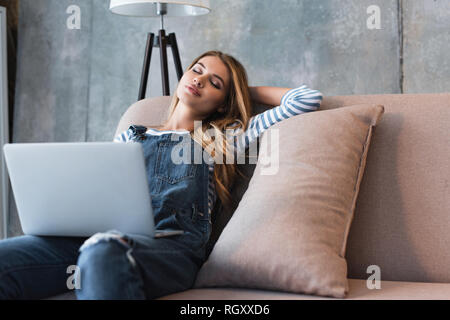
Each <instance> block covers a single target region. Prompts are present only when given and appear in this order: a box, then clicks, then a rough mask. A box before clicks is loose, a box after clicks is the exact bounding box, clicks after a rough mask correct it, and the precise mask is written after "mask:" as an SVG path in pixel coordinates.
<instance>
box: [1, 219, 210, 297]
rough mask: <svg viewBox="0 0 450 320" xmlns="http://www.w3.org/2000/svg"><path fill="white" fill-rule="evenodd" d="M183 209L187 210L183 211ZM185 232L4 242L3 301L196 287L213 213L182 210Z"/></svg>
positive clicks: (133, 294) (152, 292)
mask: <svg viewBox="0 0 450 320" xmlns="http://www.w3.org/2000/svg"><path fill="white" fill-rule="evenodd" d="M180 212H181V213H180ZM180 212H177V213H176V214H175V215H174V216H173V218H174V219H175V221H177V223H178V225H179V226H180V227H181V228H183V229H184V230H185V233H184V234H181V235H174V236H171V237H165V238H151V237H147V236H143V235H136V234H123V233H121V232H119V231H116V230H110V231H107V232H104V233H97V234H95V235H93V236H91V237H90V238H76V237H48V236H29V235H24V236H19V237H15V238H9V239H5V240H1V241H0V300H5V299H8V300H9V299H43V298H48V297H51V296H54V295H58V294H61V293H64V292H67V291H69V290H74V291H75V294H76V296H77V298H78V299H108V300H116V299H117V300H121V299H139V300H141V299H142V300H143V299H156V298H158V297H161V296H165V295H168V294H171V293H175V292H180V291H184V290H188V289H190V288H191V287H192V286H193V284H194V282H195V277H196V275H197V273H198V270H199V269H200V267H201V265H202V264H203V262H204V261H205V259H206V256H205V254H206V244H207V240H208V239H209V235H210V232H211V229H210V221H208V219H207V217H206V218H205V217H204V216H201V215H196V214H195V212H194V214H193V215H191V214H190V213H189V214H188V212H185V213H183V212H182V210H181V211H180Z"/></svg>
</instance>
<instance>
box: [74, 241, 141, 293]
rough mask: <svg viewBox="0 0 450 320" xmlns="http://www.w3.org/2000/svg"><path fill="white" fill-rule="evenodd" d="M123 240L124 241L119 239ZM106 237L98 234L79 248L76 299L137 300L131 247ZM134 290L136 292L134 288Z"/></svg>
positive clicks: (137, 279) (136, 277) (136, 284)
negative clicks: (131, 298)
mask: <svg viewBox="0 0 450 320" xmlns="http://www.w3.org/2000/svg"><path fill="white" fill-rule="evenodd" d="M122 240H123V239H122ZM122 240H121V239H119V238H118V237H116V236H112V235H111V234H108V233H102V234H97V235H95V236H93V237H91V238H90V239H88V240H87V241H86V242H85V243H84V244H83V246H81V248H80V255H79V257H78V263H77V265H78V266H79V271H80V274H79V278H78V281H79V285H78V288H77V289H79V290H77V291H76V294H77V298H78V299H122V298H129V297H133V298H138V297H139V294H140V290H135V289H136V288H139V287H140V286H141V283H140V276H139V273H138V272H137V268H135V261H134V258H133V257H132V256H131V251H132V247H131V246H129V245H128V243H127V242H126V241H125V242H124V241H122ZM135 287H136V288H135Z"/></svg>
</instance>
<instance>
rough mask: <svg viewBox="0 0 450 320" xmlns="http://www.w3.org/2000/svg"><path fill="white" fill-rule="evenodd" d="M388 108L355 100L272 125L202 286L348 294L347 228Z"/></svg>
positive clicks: (208, 263)
mask: <svg viewBox="0 0 450 320" xmlns="http://www.w3.org/2000/svg"><path fill="white" fill-rule="evenodd" d="M383 112H384V108H383V106H381V105H356V106H348V107H344V108H339V109H336V110H327V111H318V112H315V113H311V114H304V115H301V116H297V117H293V118H290V119H287V120H285V121H283V122H281V123H278V124H277V125H275V126H273V127H271V128H270V129H269V130H268V131H266V132H265V133H264V135H263V137H262V139H261V148H260V152H259V159H258V163H257V165H256V169H255V173H254V174H253V177H252V179H251V181H250V183H249V186H248V189H247V191H246V192H245V194H244V196H243V198H242V200H241V202H240V203H239V206H238V208H237V210H236V211H235V213H234V215H233V217H232V218H231V219H230V221H229V222H228V224H227V225H226V227H225V229H224V230H223V232H222V234H221V235H220V237H219V239H218V241H217V243H216V244H215V246H214V248H213V250H212V252H211V254H210V256H209V258H208V260H207V261H206V263H205V264H204V265H203V266H202V268H201V269H200V272H199V274H198V277H197V280H196V283H195V287H197V288H199V287H211V286H224V287H230V286H231V287H250V288H261V289H268V290H282V291H289V292H296V293H300V292H302V293H309V294H318V295H324V296H333V297H344V296H345V294H346V293H347V291H348V283H347V265H346V261H345V258H344V256H345V247H346V239H347V234H348V231H349V228H350V223H351V220H352V218H353V211H354V208H355V204H356V199H357V196H358V190H359V185H360V182H361V179H362V176H363V172H364V167H365V162H366V156H367V151H368V149H369V145H370V140H371V136H372V132H373V128H374V126H375V125H376V124H377V122H378V121H379V119H380V117H381V115H382V114H383ZM268 147H270V151H268ZM269 162H270V164H269V165H267V164H268V163H269Z"/></svg>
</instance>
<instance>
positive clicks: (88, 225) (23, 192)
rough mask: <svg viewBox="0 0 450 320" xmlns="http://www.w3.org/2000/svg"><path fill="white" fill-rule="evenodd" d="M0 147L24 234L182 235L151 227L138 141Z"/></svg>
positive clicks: (27, 144)
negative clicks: (113, 232) (117, 232)
mask: <svg viewBox="0 0 450 320" xmlns="http://www.w3.org/2000/svg"><path fill="white" fill-rule="evenodd" d="M3 150H4V155H5V159H6V164H7V168H8V172H9V176H10V180H11V187H12V190H13V193H14V198H15V201H16V206H17V211H18V214H19V219H20V223H21V225H22V230H23V232H24V233H25V234H28V235H41V236H74V237H89V236H91V235H93V234H94V233H97V232H105V231H108V230H113V229H114V230H118V231H121V232H123V233H128V234H139V235H146V236H150V237H165V236H172V235H176V234H181V233H183V231H182V230H155V227H154V218H153V210H152V206H151V198H150V192H149V187H148V182H147V174H146V169H145V160H144V153H143V150H142V145H141V144H139V143H115V142H84V143H15V144H6V145H5V146H4V148H3Z"/></svg>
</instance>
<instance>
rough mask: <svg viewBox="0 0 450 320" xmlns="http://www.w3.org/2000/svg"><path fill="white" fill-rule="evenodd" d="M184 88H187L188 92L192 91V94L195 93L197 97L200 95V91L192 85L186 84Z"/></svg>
mask: <svg viewBox="0 0 450 320" xmlns="http://www.w3.org/2000/svg"><path fill="white" fill-rule="evenodd" d="M186 88H188V90H189V91H190V92H192V93H193V94H194V95H196V96H197V97H200V92H198V90H197V89H195V88H194V87H192V86H186Z"/></svg>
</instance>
